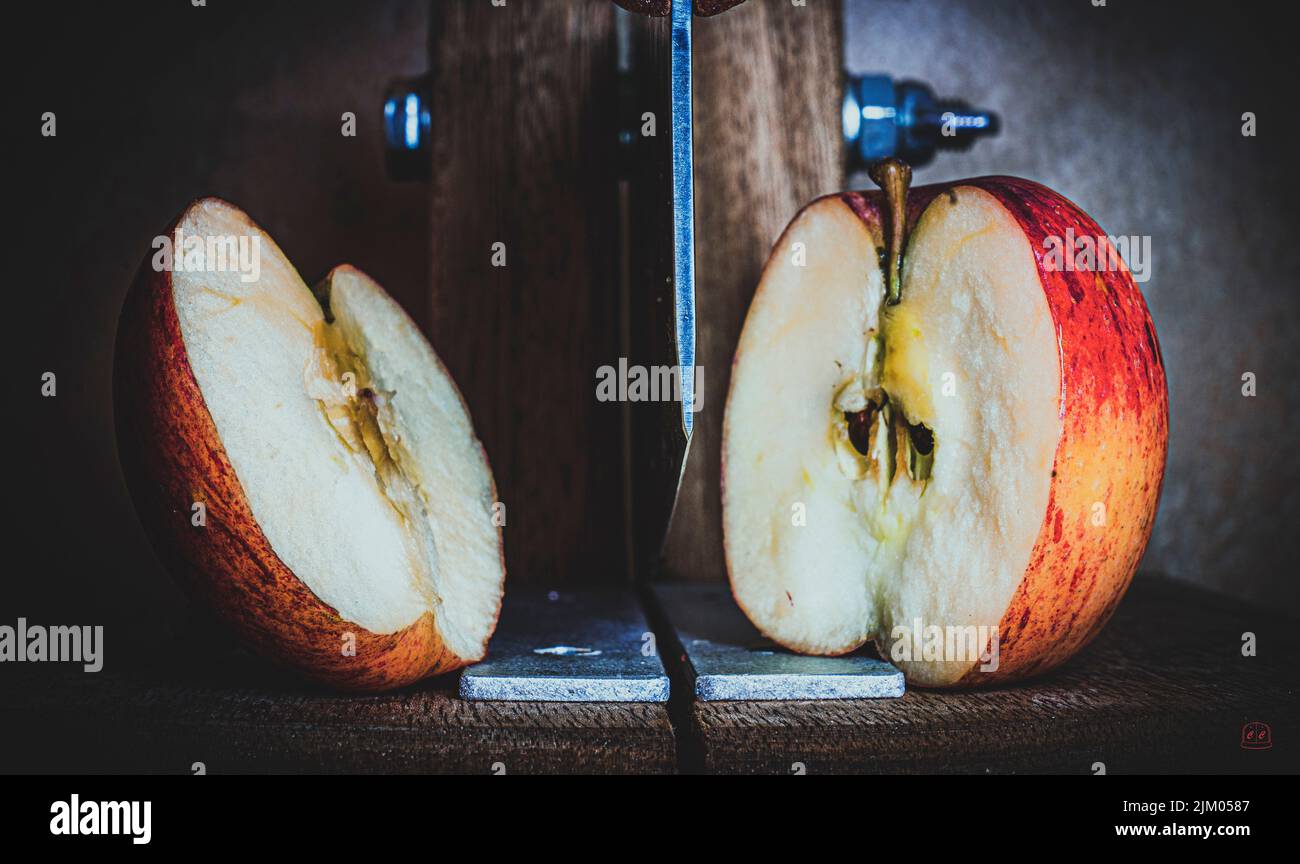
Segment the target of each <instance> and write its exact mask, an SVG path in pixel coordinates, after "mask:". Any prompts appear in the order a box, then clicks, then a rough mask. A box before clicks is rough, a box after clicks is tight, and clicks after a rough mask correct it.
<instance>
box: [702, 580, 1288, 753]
mask: <svg viewBox="0 0 1300 864" xmlns="http://www.w3.org/2000/svg"><path fill="white" fill-rule="evenodd" d="M1247 631H1249V632H1252V633H1254V634H1255V635H1256V637H1257V639H1258V645H1259V649H1260V650H1259V655H1258V656H1255V657H1244V656H1242V651H1241V647H1242V634H1243V633H1244V632H1247ZM1298 664H1300V636H1297V633H1296V629H1295V622H1294V621H1291V620H1288V619H1284V618H1280V617H1276V616H1273V615H1269V614H1266V613H1263V612H1259V611H1256V610H1253V609H1250V608H1247V607H1244V606H1240V605H1237V604H1235V603H1234V602H1233V601H1230V600H1228V599H1227V598H1224V597H1221V596H1219V595H1212V594H1209V593H1206V592H1202V591H1200V590H1198V589H1194V588H1190V587H1187V586H1185V585H1180V584H1176V583H1172V582H1168V581H1166V580H1163V579H1159V578H1156V577H1151V576H1149V575H1148V576H1145V577H1143V578H1139V579H1138V580H1137V581H1136V582H1135V583H1134V585H1133V588H1132V589H1131V590H1130V592H1129V594H1128V596H1127V597H1126V598H1125V600H1124V602H1123V603H1122V604H1121V606H1120V608H1119V610H1118V612H1117V613H1116V615H1115V618H1114V619H1113V620H1112V621H1111V623H1110V625H1109V626H1108V627H1107V629H1106V630H1105V631H1103V633H1102V635H1101V636H1100V637H1099V638H1098V640H1097V641H1096V642H1095V643H1094V644H1093V646H1092V647H1090V648H1088V649H1086V650H1085V652H1084V653H1083V654H1082V655H1081V656H1080V657H1078V658H1076V659H1075V660H1074V661H1073V662H1071V663H1069V664H1067V665H1066V666H1064V667H1063V668H1062V669H1061V670H1060V671H1059V672H1058V673H1056V674H1053V675H1051V676H1049V677H1047V678H1043V679H1039V680H1036V681H1032V682H1030V683H1027V684H1024V685H1021V686H1012V687H1003V688H1000V689H994V690H988V691H965V692H944V691H934V690H918V689H911V690H909V691H908V693H907V695H906V696H904V697H903V698H902V699H885V700H874V701H873V700H864V701H852V702H849V701H834V702H788V703H781V702H714V703H696V704H695V705H694V706H692V708H691V712H690V713H691V736H692V738H693V739H694V740H693V741H692V742H691V744H690V746H689V747H688V746H687V745H686V744H683V748H682V749H683V751H684V752H694V753H697V754H698V756H697V758H698V759H699V762H698V763H697V764H696V765H694V766H688V767H691V768H693V769H694V770H705V771H709V772H719V773H739V774H763V773H775V774H789V773H791V772H792V770H794V769H793V767H792V766H794V765H795V764H796V763H802V764H803V765H804V766H805V769H806V770H807V772H808V773H810V774H824V773H831V774H837V773H932V772H950V771H951V772H974V773H984V772H1041V771H1052V772H1064V773H1080V774H1088V773H1093V772H1094V771H1095V770H1096V769H1095V768H1094V765H1095V763H1098V762H1101V763H1104V764H1105V767H1106V772H1107V773H1113V774H1119V773H1130V772H1145V771H1161V772H1174V773H1180V772H1208V771H1216V772H1217V771H1227V772H1236V771H1242V772H1252V773H1255V772H1260V773H1268V772H1284V771H1290V772H1293V771H1295V770H1296V768H1297V766H1300V756H1298V754H1297V752H1296V750H1295V749H1294V748H1293V747H1286V746H1285V745H1283V744H1281V743H1279V744H1278V745H1277V747H1276V749H1273V750H1262V751H1252V750H1243V749H1242V748H1241V746H1240V741H1241V727H1242V725H1243V724H1244V723H1247V722H1250V721H1263V722H1265V723H1269V724H1270V725H1271V726H1272V728H1273V731H1274V736H1275V738H1277V739H1278V740H1279V741H1283V740H1285V739H1286V738H1291V737H1293V736H1294V735H1295V731H1296V729H1297V721H1298V720H1300V695H1298V694H1297V690H1296V687H1295V684H1294V682H1295V670H1296V668H1297V665H1298Z"/></svg>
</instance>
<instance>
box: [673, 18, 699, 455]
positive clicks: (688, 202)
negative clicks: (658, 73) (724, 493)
mask: <svg viewBox="0 0 1300 864" xmlns="http://www.w3.org/2000/svg"><path fill="white" fill-rule="evenodd" d="M691 6H692V2H691V0H674V2H673V15H672V22H673V24H672V56H671V70H670V73H669V74H670V77H671V80H672V97H671V98H672V132H673V136H672V138H673V141H672V146H673V288H674V291H675V300H676V319H677V320H676V323H677V364H678V369H679V370H680V372H681V403H680V405H681V411H682V430H683V433H684V434H685V436H686V443H687V446H688V447H689V445H690V440H691V429H692V426H693V424H694V410H693V408H694V404H695V403H694V395H695V173H694V152H693V149H692V148H693V141H694V136H693V128H692V125H691V20H692V17H691ZM682 456H683V460H684V459H685V453H684V452H683V454H682ZM679 480H680V478H679Z"/></svg>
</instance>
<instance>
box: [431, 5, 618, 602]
mask: <svg viewBox="0 0 1300 864" xmlns="http://www.w3.org/2000/svg"><path fill="white" fill-rule="evenodd" d="M615 12H616V7H615V6H614V4H613V3H610V2H608V0H528V2H525V3H509V4H505V5H500V6H498V5H494V4H491V3H486V2H485V3H469V2H456V3H434V4H432V11H431V27H430V62H431V64H432V76H433V98H432V103H431V104H432V106H433V107H432V111H433V117H432V138H433V166H432V181H431V189H430V196H431V198H430V200H431V209H430V225H429V238H430V259H429V260H430V289H429V290H430V300H429V303H430V316H429V322H430V331H431V338H432V342H433V344H434V346H435V347H436V348H437V350H438V352H439V354H440V355H441V356H442V358H443V360H444V361H445V362H446V364H447V367H448V368H449V369H450V371H451V373H452V375H453V376H454V377H455V379H456V381H457V383H458V384H459V386H460V388H461V391H462V392H463V393H464V395H465V399H466V401H467V402H468V404H469V407H470V411H471V414H472V416H473V418H474V427H475V429H477V430H478V433H479V435H480V436H481V437H482V440H483V443H484V446H485V447H486V449H487V452H488V457H489V458H490V459H491V462H492V470H493V473H494V474H495V477H496V482H497V492H498V495H499V497H500V500H501V501H503V502H504V503H505V505H506V514H507V518H506V528H505V544H506V564H507V566H508V568H509V574H510V575H509V578H510V580H511V581H512V582H518V581H520V580H526V581H529V582H533V583H540V584H542V585H546V586H551V585H556V584H572V583H573V582H580V581H584V580H587V581H590V580H594V579H597V578H600V579H603V580H604V581H608V577H609V574H617V573H623V572H625V570H626V568H625V558H626V554H625V547H624V531H623V524H622V511H621V508H620V504H621V502H622V495H621V492H620V487H619V479H620V477H621V475H622V470H621V469H622V455H621V441H622V438H621V435H620V433H619V419H620V410H619V406H617V405H612V404H602V403H598V402H597V401H596V393H595V381H596V379H595V372H596V369H597V368H598V367H600V366H601V365H604V364H617V357H618V333H619V328H618V287H617V286H618V262H617V256H616V250H617V245H618V197H617V176H616V172H617V165H616V156H617V153H616V146H617V125H616V124H617V117H618V111H617V110H616V109H617V86H616V83H617V82H616V76H615V68H616V57H615V49H616V44H615V34H614V14H615ZM497 243H502V244H504V255H505V266H493V254H494V244H497ZM499 260H500V259H498V263H499ZM597 574H600V575H599V576H598V575H597Z"/></svg>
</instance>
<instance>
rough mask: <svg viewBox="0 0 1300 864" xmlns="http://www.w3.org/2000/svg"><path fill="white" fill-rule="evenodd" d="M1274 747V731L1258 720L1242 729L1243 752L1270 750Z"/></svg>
mask: <svg viewBox="0 0 1300 864" xmlns="http://www.w3.org/2000/svg"><path fill="white" fill-rule="evenodd" d="M1272 747H1273V730H1272V729H1270V728H1269V725H1268V724H1267V723H1261V722H1259V721H1258V720H1255V721H1252V722H1250V723H1247V724H1246V725H1244V726H1242V727H1241V749H1242V750H1270V749H1272Z"/></svg>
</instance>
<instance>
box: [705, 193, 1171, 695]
mask: <svg viewBox="0 0 1300 864" xmlns="http://www.w3.org/2000/svg"><path fill="white" fill-rule="evenodd" d="M962 186H974V187H977V188H979V189H982V190H984V191H985V192H987V193H989V194H990V195H992V196H993V197H994V198H996V199H997V200H998V201H999V202H1000V203H1001V204H1002V205H1003V206H1004V207H1005V208H1006V210H1007V211H1008V212H1009V213H1010V214H1011V215H1012V216H1013V217H1014V218H1015V220H1016V221H1017V222H1018V223H1019V225H1020V228H1021V230H1022V231H1024V234H1025V237H1026V238H1027V240H1028V242H1029V244H1030V247H1031V248H1032V249H1033V250H1034V259H1035V263H1036V265H1037V268H1038V274H1039V281H1040V283H1041V285H1042V288H1043V293H1044V295H1045V296H1046V298H1047V303H1048V306H1049V308H1050V310H1051V314H1052V318H1053V323H1054V326H1055V331H1056V339H1057V346H1058V351H1059V356H1060V364H1061V386H1060V394H1061V395H1060V412H1061V419H1062V428H1061V437H1060V440H1059V442H1058V444H1057V449H1056V457H1055V461H1054V463H1053V469H1052V483H1051V492H1050V497H1049V499H1048V504H1047V510H1046V514H1045V516H1044V518H1043V523H1042V526H1041V528H1040V529H1039V534H1038V539H1037V541H1036V543H1035V545H1034V548H1033V551H1032V553H1031V555H1030V560H1029V565H1028V567H1027V568H1026V570H1025V574H1024V577H1023V578H1022V579H1021V581H1020V585H1019V587H1018V588H1017V589H1016V592H1015V594H1014V595H1013V598H1012V600H1011V603H1010V605H1009V606H1008V607H1007V610H1006V612H1005V613H1004V614H1003V616H1002V619H1001V621H1000V622H999V624H998V633H999V635H1000V639H1001V641H1000V645H999V652H1000V653H999V665H998V668H997V670H995V671H992V672H981V671H979V668H978V665H976V666H975V667H973V668H972V669H971V671H970V672H968V673H967V674H966V675H965V676H964V677H963V678H962V679H961V680H960V681H958V682H957V685H956V686H959V687H979V686H987V685H991V684H997V683H1005V682H1007V681H1011V680H1015V679H1020V678H1025V677H1028V676H1030V675H1038V674H1041V673H1043V672H1046V671H1047V670H1049V669H1051V668H1053V667H1055V666H1058V665H1060V664H1061V663H1063V662H1065V661H1066V660H1068V659H1069V658H1070V657H1072V656H1073V655H1074V654H1075V653H1077V652H1078V651H1079V650H1080V649H1081V648H1083V647H1084V646H1085V645H1086V644H1088V642H1090V641H1091V640H1092V639H1093V638H1094V637H1096V635H1097V634H1098V633H1099V632H1101V629H1102V628H1103V627H1104V626H1105V624H1106V622H1107V621H1108V620H1110V617H1111V615H1112V614H1113V613H1114V611H1115V608H1116V607H1117V606H1118V605H1119V602H1120V599H1121V598H1122V597H1123V596H1124V592H1125V591H1126V590H1127V589H1128V586H1129V583H1130V582H1131V581H1132V578H1133V574H1134V572H1135V571H1136V570H1137V566H1138V562H1139V561H1140V560H1141V558H1142V553H1143V552H1144V551H1145V550H1146V546H1147V541H1148V540H1149V539H1150V537H1151V528H1152V525H1153V524H1154V522H1155V515H1156V506H1157V504H1158V502H1159V499H1160V490H1161V486H1162V483H1163V478H1164V469H1165V459H1166V455H1167V451H1168V438H1169V396H1168V390H1167V386H1166V382H1165V369H1164V362H1163V360H1162V358H1161V356H1160V346H1159V343H1158V342H1157V341H1156V333H1155V327H1154V325H1153V324H1152V322H1151V315H1150V313H1149V312H1148V311H1147V307H1146V303H1145V301H1144V300H1143V299H1142V294H1141V292H1140V291H1139V290H1138V288H1137V285H1136V284H1135V283H1134V282H1133V276H1132V274H1131V273H1129V271H1128V268H1127V267H1121V268H1119V269H1117V270H1112V271H1102V270H1098V271H1096V272H1093V271H1080V270H1058V269H1055V268H1052V267H1051V266H1050V265H1049V264H1048V263H1047V261H1046V260H1045V259H1046V256H1047V252H1048V249H1047V247H1046V246H1044V239H1045V238H1047V237H1049V236H1055V237H1064V236H1065V235H1066V231H1067V229H1073V232H1074V236H1076V237H1080V236H1085V235H1086V236H1090V237H1098V236H1104V234H1105V232H1103V231H1102V230H1101V228H1099V227H1098V225H1097V223H1096V222H1095V221H1093V220H1092V218H1091V217H1089V216H1088V215H1087V214H1086V213H1084V212H1083V211H1082V210H1081V209H1079V208H1078V207H1077V206H1075V205H1074V204H1073V203H1072V202H1070V201H1069V200H1067V199H1066V198H1064V197H1062V196H1061V195H1059V194H1057V193H1056V192H1053V191H1052V190H1051V189H1048V188H1047V187H1045V186H1042V185H1040V184H1038V183H1033V182H1031V181H1028V180H1022V179H1019V178H1015V177H981V178H977V179H973V180H960V181H955V182H951V183H945V184H941V185H935V186H924V187H919V188H916V189H913V190H911V192H910V193H909V195H908V206H907V211H908V212H907V220H908V231H909V232H910V231H911V230H912V228H914V227H915V225H916V223H917V221H918V220H919V219H920V216H921V213H922V212H924V210H925V208H926V206H927V205H928V204H929V203H930V201H931V200H933V199H934V197H935V196H936V195H941V194H950V192H951V191H952V190H955V189H959V188H960V187H962ZM840 197H841V198H842V200H843V201H844V202H845V203H846V204H848V206H849V207H851V208H852V209H853V210H854V212H855V213H857V215H858V216H859V218H861V219H862V220H863V222H864V223H866V224H867V227H868V228H869V229H871V230H873V231H874V232H875V233H877V236H880V235H881V234H882V233H883V232H882V231H881V228H882V227H883V226H884V225H887V222H888V219H887V215H886V214H887V212H888V211H887V209H886V207H885V200H884V197H883V194H882V193H880V192H878V191H871V192H852V193H845V194H843V195H842V196H840ZM904 302H906V297H904ZM723 473H724V476H725V473H726V472H725V466H724V469H723ZM1098 502H1100V503H1101V504H1102V505H1104V508H1105V514H1104V515H1105V524H1104V525H1102V526H1100V527H1099V526H1094V525H1093V524H1092V520H1093V517H1094V505H1095V504H1096V503H1098Z"/></svg>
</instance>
